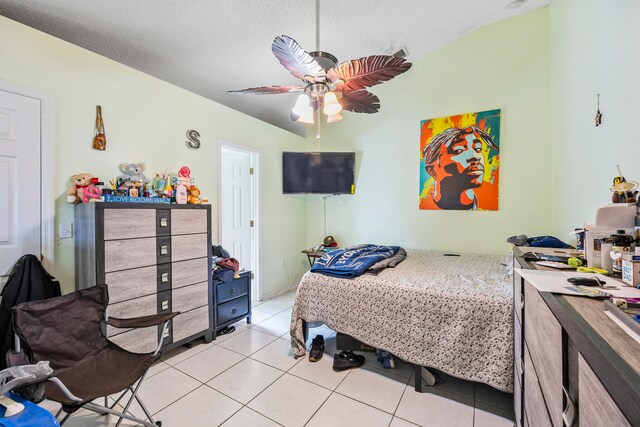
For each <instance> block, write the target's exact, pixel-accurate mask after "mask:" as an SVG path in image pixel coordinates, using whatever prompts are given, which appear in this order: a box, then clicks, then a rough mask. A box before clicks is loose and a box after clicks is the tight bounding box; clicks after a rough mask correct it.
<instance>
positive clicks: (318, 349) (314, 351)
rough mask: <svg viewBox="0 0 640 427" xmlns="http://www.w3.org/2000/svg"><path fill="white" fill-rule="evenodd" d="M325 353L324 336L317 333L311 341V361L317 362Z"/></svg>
mask: <svg viewBox="0 0 640 427" xmlns="http://www.w3.org/2000/svg"><path fill="white" fill-rule="evenodd" d="M323 354H324V337H323V336H322V335H316V337H315V338H314V339H313V341H311V351H310V352H309V362H317V361H318V360H320V359H322V355H323Z"/></svg>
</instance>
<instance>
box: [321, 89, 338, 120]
mask: <svg viewBox="0 0 640 427" xmlns="http://www.w3.org/2000/svg"><path fill="white" fill-rule="evenodd" d="M322 111H323V112H324V113H325V114H326V115H327V116H334V115H336V114H340V111H342V105H340V103H339V102H338V98H337V97H336V94H335V93H333V92H327V93H326V94H325V95H324V108H323V109H322Z"/></svg>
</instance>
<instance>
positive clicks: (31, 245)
mask: <svg viewBox="0 0 640 427" xmlns="http://www.w3.org/2000/svg"><path fill="white" fill-rule="evenodd" d="M40 104H41V101H40V100H39V99H35V98H31V97H28V96H23V95H17V94H15V93H12V92H7V91H4V90H0V276H4V275H6V274H7V273H8V272H9V270H10V268H11V266H12V265H13V264H14V263H15V262H16V261H17V260H18V258H20V257H21V256H22V255H24V254H29V253H31V254H34V255H36V256H38V257H40V256H41V254H42V246H41V241H40V239H41V229H40V227H41V223H42V221H41V207H40V203H41V201H40V196H41V194H40V188H41V183H40V177H41V162H40V154H41V153H40V151H41V147H40V129H41V123H40V119H41V117H40V107H41V106H40Z"/></svg>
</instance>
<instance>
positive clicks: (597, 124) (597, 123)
mask: <svg viewBox="0 0 640 427" xmlns="http://www.w3.org/2000/svg"><path fill="white" fill-rule="evenodd" d="M601 124H602V113H600V94H598V106H597V111H596V127H598V126H600V125H601Z"/></svg>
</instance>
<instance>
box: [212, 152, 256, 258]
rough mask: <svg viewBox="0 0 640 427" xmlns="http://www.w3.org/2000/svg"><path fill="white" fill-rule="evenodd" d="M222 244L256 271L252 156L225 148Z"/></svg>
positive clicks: (223, 162) (223, 160) (223, 156)
mask: <svg viewBox="0 0 640 427" xmlns="http://www.w3.org/2000/svg"><path fill="white" fill-rule="evenodd" d="M221 166H222V183H221V184H222V200H221V201H220V203H221V206H220V207H221V218H220V219H221V222H222V229H221V236H220V237H221V239H220V240H221V242H220V244H222V246H223V247H224V248H225V249H226V250H227V251H229V253H230V254H231V256H232V257H234V258H237V259H238V261H240V267H241V268H244V269H246V270H252V267H253V265H252V259H251V258H252V257H251V240H252V239H251V234H252V233H251V227H252V223H251V221H252V220H253V212H252V206H251V155H250V154H248V153H243V152H241V151H236V150H231V149H228V148H226V147H224V148H223V149H222V164H221Z"/></svg>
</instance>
